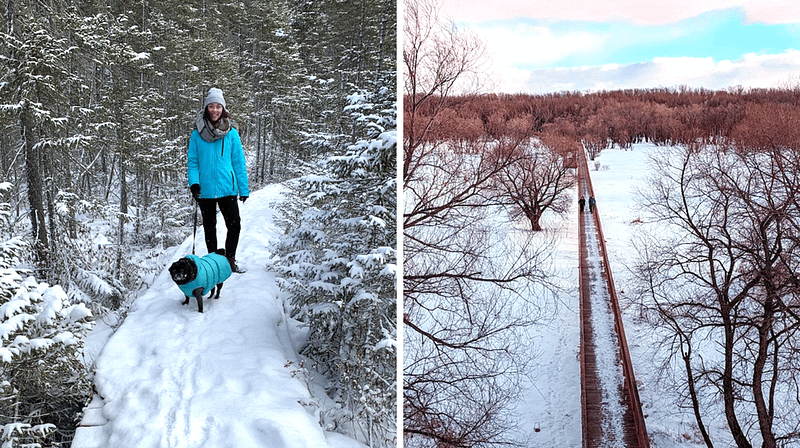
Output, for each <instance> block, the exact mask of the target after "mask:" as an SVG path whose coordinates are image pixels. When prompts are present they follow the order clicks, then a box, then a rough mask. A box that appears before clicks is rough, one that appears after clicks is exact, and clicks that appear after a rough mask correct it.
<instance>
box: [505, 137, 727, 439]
mask: <svg viewBox="0 0 800 448" xmlns="http://www.w3.org/2000/svg"><path fill="white" fill-rule="evenodd" d="M654 150H656V148H655V147H654V146H652V145H647V144H642V145H634V147H633V150H628V151H625V150H620V149H616V148H615V149H605V150H603V152H602V153H601V155H600V156H599V157H598V158H597V159H596V161H597V162H599V164H600V169H599V170H597V169H596V168H595V165H594V163H593V162H591V161H590V162H589V164H590V168H589V169H590V175H591V178H592V183H593V185H594V191H595V198H596V199H597V205H598V211H599V212H600V218H601V221H602V226H603V232H604V236H605V238H606V248H607V250H608V252H609V253H608V257H609V262H610V263H611V271H612V273H613V276H614V280H615V286H616V290H617V293H618V295H619V297H620V306H621V307H622V308H623V319H624V324H625V332H626V335H627V339H628V344H629V349H630V352H631V356H632V362H633V368H634V372H635V375H636V380H637V382H638V383H639V394H640V399H641V401H642V406H643V412H644V414H645V416H646V418H645V422H646V425H647V429H648V433H649V434H650V437H651V440H652V447H653V448H695V447H701V446H704V445H703V444H702V440H701V439H700V438H699V432H698V431H697V428H696V425H695V423H694V417H693V416H692V414H691V410H690V409H684V408H679V407H678V403H677V402H676V397H675V391H674V390H672V389H671V388H670V386H669V384H667V383H666V382H663V381H661V378H660V377H661V376H662V375H663V373H664V372H663V369H662V366H661V365H660V362H661V355H660V354H659V353H657V352H656V349H655V344H654V343H653V339H652V338H653V335H652V332H651V331H650V329H649V328H648V327H647V326H646V325H645V324H642V323H641V322H640V321H638V320H637V316H636V310H635V307H632V306H630V300H629V299H626V295H627V292H626V291H627V290H628V286H629V284H630V278H631V274H630V272H629V271H628V265H629V264H630V262H631V261H632V260H633V257H634V256H635V255H634V254H635V252H634V250H633V247H632V245H631V236H632V235H633V232H634V231H635V228H636V226H637V225H638V224H637V223H636V222H634V221H637V218H639V217H640V216H641V215H640V212H639V210H638V208H637V206H636V200H635V189H636V187H639V186H641V185H642V182H643V180H644V179H645V178H646V176H647V175H648V163H647V160H648V154H649V153H650V152H652V151H654ZM572 194H573V196H574V197H575V198H576V202H575V203H573V207H572V210H571V211H570V212H569V214H568V215H567V216H565V217H564V218H558V217H554V216H549V217H548V222H547V223H546V224H544V225H543V227H545V229H546V230H545V231H546V232H552V233H555V234H556V235H557V236H558V241H557V245H556V248H555V251H554V253H553V257H554V265H553V276H554V278H555V279H557V281H558V283H559V284H561V285H562V286H563V288H564V289H563V291H562V292H561V293H560V294H559V297H558V301H557V302H558V304H557V307H556V308H555V310H554V311H553V312H552V313H551V314H550V316H549V317H548V319H547V320H544V321H542V322H541V324H540V325H538V326H536V327H534V328H532V329H531V337H532V339H533V340H534V343H535V346H536V351H535V353H534V356H535V357H536V361H535V362H534V369H533V371H531V373H530V378H531V388H530V391H529V392H528V394H527V398H526V399H525V400H524V402H523V403H520V405H519V409H520V411H519V412H520V414H521V416H522V418H523V419H524V421H525V422H526V424H525V425H526V427H527V428H526V430H527V431H528V432H529V433H530V436H529V441H528V445H529V446H531V447H550V446H580V445H581V414H580V409H581V402H580V400H581V398H580V396H581V392H580V363H579V359H578V354H579V343H580V327H579V320H580V316H579V314H578V312H579V292H578V228H577V225H578V217H579V214H578V204H577V196H578V194H577V188H575V189H573V191H572ZM718 423H719V422H718ZM712 429H713V428H712ZM716 429H717V434H718V435H719V434H720V433H724V428H721V427H717V428H716ZM723 440H724V439H723Z"/></svg>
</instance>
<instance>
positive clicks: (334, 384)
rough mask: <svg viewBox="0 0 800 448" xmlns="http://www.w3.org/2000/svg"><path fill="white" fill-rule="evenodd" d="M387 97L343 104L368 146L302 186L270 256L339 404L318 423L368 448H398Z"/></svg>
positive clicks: (393, 139)
mask: <svg viewBox="0 0 800 448" xmlns="http://www.w3.org/2000/svg"><path fill="white" fill-rule="evenodd" d="M393 96H394V93H393V91H392V90H389V89H386V90H382V91H381V92H380V93H379V94H378V95H368V94H365V93H361V94H359V95H353V96H351V97H349V99H350V100H351V105H350V106H349V107H348V108H347V113H350V114H352V115H354V120H355V126H356V128H357V129H360V130H361V132H362V135H366V136H367V137H366V138H364V139H363V140H359V141H358V142H356V143H355V144H353V145H351V146H349V147H348V148H346V150H345V151H344V154H343V155H339V156H334V157H330V158H329V159H327V160H326V161H325V162H323V163H322V164H321V165H320V169H319V172H318V173H317V174H314V175H308V176H305V177H303V178H301V179H300V180H299V182H298V183H297V184H296V185H295V187H294V193H295V197H294V198H293V199H291V200H290V201H288V205H287V207H286V208H284V209H283V212H284V214H285V215H286V218H287V224H286V226H287V234H286V236H285V237H284V239H283V240H282V241H281V242H280V243H279V244H278V247H277V249H276V250H277V252H278V254H279V255H281V261H280V262H279V269H280V270H281V272H282V274H283V278H282V285H283V287H284V289H286V290H288V291H289V292H290V293H291V303H292V308H293V315H294V317H295V318H297V319H299V320H301V321H303V322H305V323H306V324H308V326H309V329H310V335H309V341H308V344H307V346H306V347H305V348H304V350H303V354H305V355H306V356H308V357H309V358H311V359H312V360H314V361H315V365H316V366H318V367H317V370H318V371H319V372H320V373H322V374H323V375H326V376H327V377H328V378H329V379H330V384H329V386H328V390H327V392H328V394H329V396H330V397H331V398H333V399H334V400H335V401H336V402H337V404H338V408H337V409H328V410H327V411H324V412H325V415H324V418H325V419H326V421H330V420H333V421H335V423H336V426H337V430H339V431H342V432H345V433H347V434H348V435H350V436H353V437H356V438H358V439H360V440H362V441H363V442H365V443H368V444H370V445H371V446H394V445H395V443H396V442H395V441H396V429H395V426H396V423H395V421H396V384H397V379H396V362H397V352H396V340H397V334H396V280H397V275H396V271H397V236H396V210H397V181H396V177H395V170H396V160H397V159H396V147H397V132H396V129H395V126H396V125H395V114H396V106H395V104H394V98H393ZM371 97H372V98H376V97H377V99H382V100H383V104H381V103H380V102H377V101H375V100H374V99H373V102H371V103H370V102H369V100H370V98H371Z"/></svg>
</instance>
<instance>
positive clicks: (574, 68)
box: [440, 0, 800, 94]
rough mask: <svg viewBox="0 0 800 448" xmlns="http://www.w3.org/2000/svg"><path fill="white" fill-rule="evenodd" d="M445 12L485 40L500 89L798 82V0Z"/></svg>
mask: <svg viewBox="0 0 800 448" xmlns="http://www.w3.org/2000/svg"><path fill="white" fill-rule="evenodd" d="M440 16H441V18H443V19H449V20H452V21H453V22H455V23H456V24H457V25H458V26H459V27H460V28H462V29H469V30H470V31H472V32H473V33H475V34H476V35H477V36H478V37H479V39H480V40H481V41H483V42H484V44H485V45H486V47H487V54H488V55H489V58H490V61H489V63H490V67H491V68H490V69H489V70H488V71H489V74H490V77H491V82H492V89H491V90H493V91H495V92H498V93H499V92H504V93H531V94H541V93H550V92H562V91H597V90H616V89H628V88H657V87H668V88H674V87H678V86H688V87H692V88H700V87H703V88H707V89H713V90H717V89H727V88H731V87H737V86H742V87H745V88H757V87H794V86H797V85H800V5H798V4H797V3H796V0H760V1H758V0H757V1H745V0H716V1H706V0H660V1H652V0H644V1H643V0H607V1H605V2H588V1H586V0H557V1H555V0H543V1H538V2H530V1H524V0H498V1H480V2H476V1H467V2H464V1H463V0H443V2H442V5H441V10H440Z"/></svg>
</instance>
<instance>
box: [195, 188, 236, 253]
mask: <svg viewBox="0 0 800 448" xmlns="http://www.w3.org/2000/svg"><path fill="white" fill-rule="evenodd" d="M197 204H198V205H199V206H200V213H202V215H203V230H204V231H205V234H206V249H208V253H211V252H214V251H215V250H217V205H219V211H220V212H222V218H223V219H224V220H225V227H227V228H228V234H227V236H226V237H225V256H227V257H228V258H229V259H231V260H235V259H236V248H237V247H238V246H239V232H241V230H242V220H241V218H239V204H237V203H236V196H225V197H223V198H219V199H198V200H197Z"/></svg>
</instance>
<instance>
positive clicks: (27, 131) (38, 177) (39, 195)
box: [19, 101, 48, 266]
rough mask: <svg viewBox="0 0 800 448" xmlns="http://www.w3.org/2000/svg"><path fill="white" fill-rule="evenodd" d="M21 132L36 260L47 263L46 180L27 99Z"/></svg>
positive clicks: (20, 118)
mask: <svg viewBox="0 0 800 448" xmlns="http://www.w3.org/2000/svg"><path fill="white" fill-rule="evenodd" d="M19 126H20V133H21V134H22V138H23V144H24V145H25V176H26V180H27V183H28V203H29V204H30V207H31V210H30V213H31V229H32V232H33V237H34V239H35V240H36V244H35V245H36V248H35V252H34V253H35V254H36V261H37V263H39V264H42V265H45V266H46V265H47V263H48V257H47V247H48V237H47V223H46V220H45V213H44V199H43V197H44V193H43V191H44V185H43V183H44V181H43V179H42V173H41V167H40V166H39V153H38V151H39V150H38V148H37V141H36V140H37V139H36V135H35V134H34V132H35V130H34V125H33V117H31V111H30V110H29V106H28V103H27V101H23V105H22V111H21V112H20V116H19Z"/></svg>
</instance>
